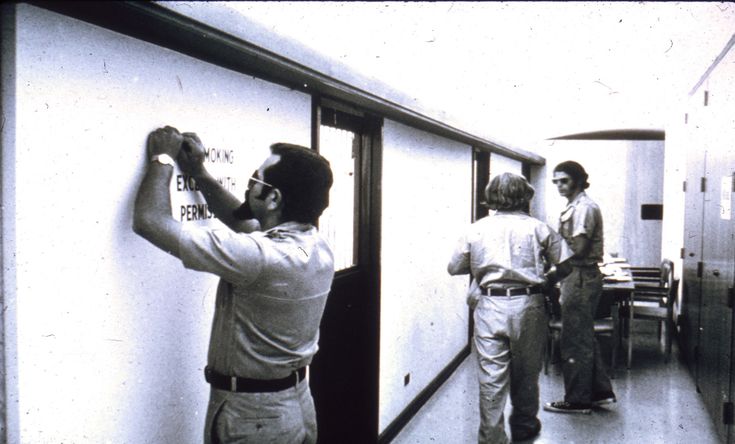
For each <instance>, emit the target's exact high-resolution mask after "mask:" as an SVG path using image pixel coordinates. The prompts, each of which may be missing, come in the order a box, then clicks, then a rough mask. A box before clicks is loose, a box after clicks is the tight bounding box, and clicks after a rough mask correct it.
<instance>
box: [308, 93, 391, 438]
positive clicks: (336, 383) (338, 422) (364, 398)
mask: <svg viewBox="0 0 735 444" xmlns="http://www.w3.org/2000/svg"><path fill="white" fill-rule="evenodd" d="M314 114H315V118H314V124H315V129H317V131H316V134H315V138H314V139H315V145H316V146H317V149H318V150H319V152H320V153H321V154H322V155H323V156H324V157H325V158H327V160H329V161H330V164H331V166H332V171H333V174H334V185H333V186H332V190H331V192H330V205H329V208H328V209H327V210H326V211H325V212H324V214H323V215H322V217H321V218H320V220H319V229H320V231H321V232H322V233H324V234H325V235H326V237H327V239H328V240H329V242H330V244H331V246H332V249H333V251H334V255H335V268H336V275H335V279H334V284H333V286H332V291H331V293H330V295H329V298H328V300H327V306H326V309H325V312H324V317H323V319H322V325H321V331H320V340H319V347H320V349H319V352H318V353H317V355H316V357H315V358H314V362H313V364H312V366H311V376H310V381H311V387H312V393H313V396H314V401H315V404H316V409H317V422H318V427H319V442H320V443H348V442H349V443H363V442H364V443H375V442H376V441H377V436H378V377H379V362H378V360H379V344H380V341H379V297H378V291H379V285H378V283H379V280H378V279H379V263H378V262H379V260H378V258H379V256H378V242H379V239H380V236H379V232H380V229H379V221H380V219H379V217H378V216H379V214H378V210H379V208H380V201H379V197H380V196H379V193H378V189H379V187H378V184H379V180H380V128H381V121H380V120H379V119H375V118H371V117H369V116H365V115H363V114H361V113H359V112H358V111H355V110H351V109H349V108H347V107H344V106H340V105H338V104H336V103H334V104H328V103H326V102H324V101H319V102H318V103H316V105H315V108H314Z"/></svg>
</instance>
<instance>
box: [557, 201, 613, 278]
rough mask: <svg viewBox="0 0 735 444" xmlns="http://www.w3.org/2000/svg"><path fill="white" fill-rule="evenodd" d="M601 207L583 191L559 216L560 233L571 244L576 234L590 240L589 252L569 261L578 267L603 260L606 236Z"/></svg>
mask: <svg viewBox="0 0 735 444" xmlns="http://www.w3.org/2000/svg"><path fill="white" fill-rule="evenodd" d="M602 228H603V227H602V212H601V211H600V207H599V206H597V204H596V203H595V202H594V201H593V200H592V199H590V198H589V196H587V194H586V193H585V192H584V191H583V192H581V193H579V194H578V195H577V197H575V198H574V200H573V201H571V202H569V204H567V206H566V208H565V209H564V211H562V212H561V216H560V217H559V234H561V235H562V237H563V238H564V239H565V240H566V241H567V242H568V243H570V244H571V242H572V239H573V238H574V237H576V236H584V237H586V238H587V239H588V240H589V248H588V250H587V254H586V255H585V256H584V257H581V258H573V259H571V260H570V261H569V263H570V264H571V265H573V266H576V267H580V266H582V267H584V266H590V265H596V264H597V263H598V262H602V253H603V249H604V238H603V230H602Z"/></svg>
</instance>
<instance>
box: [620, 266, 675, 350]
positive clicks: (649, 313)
mask: <svg viewBox="0 0 735 444" xmlns="http://www.w3.org/2000/svg"><path fill="white" fill-rule="evenodd" d="M651 270H652V269H650V268H644V267H631V273H632V275H633V283H634V284H635V291H634V292H633V304H632V308H631V309H632V310H633V316H632V318H633V319H634V320H635V319H643V320H650V321H655V322H658V323H659V325H658V337H659V341H660V340H661V339H663V340H664V350H665V353H666V356H665V359H666V362H669V359H670V357H671V343H672V338H673V336H674V332H675V323H674V300H675V299H676V294H677V290H678V286H679V280H678V279H674V263H673V262H672V261H671V260H669V259H664V260H663V261H661V266H660V267H659V268H658V270H657V271H658V275H657V276H655V277H654V276H651V274H652V271H651ZM653 270H656V269H653ZM628 330H629V331H628V334H629V335H630V334H632V330H633V326H632V325H630V326H628Z"/></svg>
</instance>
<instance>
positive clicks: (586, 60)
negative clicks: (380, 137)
mask: <svg viewBox="0 0 735 444" xmlns="http://www.w3.org/2000/svg"><path fill="white" fill-rule="evenodd" d="M228 6H230V7H232V8H234V9H236V10H237V11H238V12H239V13H241V14H243V15H245V16H246V17H247V18H248V19H250V20H252V21H255V22H258V23H259V24H261V25H263V26H264V27H265V28H267V29H269V30H270V31H273V32H275V33H277V34H279V35H281V36H283V37H286V38H289V39H293V40H296V41H298V42H299V43H300V44H301V45H304V46H306V47H308V48H310V49H312V50H314V51H317V52H319V53H321V54H323V55H324V56H325V57H328V58H330V59H334V60H337V61H339V62H341V63H342V64H344V65H347V66H348V67H350V68H352V69H354V70H355V71H357V72H359V73H360V74H362V75H364V76H367V77H373V78H375V79H378V80H379V81H380V82H382V83H384V84H387V85H389V86H391V87H393V88H395V89H397V90H399V91H401V92H403V93H404V94H406V95H407V96H408V97H413V98H417V99H418V101H420V102H421V103H422V104H423V105H424V108H426V109H433V110H440V112H441V114H442V118H443V119H444V120H448V122H447V123H450V124H453V125H454V126H458V127H459V128H460V129H463V130H466V131H468V132H471V133H473V134H475V135H478V136H481V137H486V138H490V139H492V140H497V141H501V142H504V143H507V144H509V145H511V146H523V145H526V144H533V143H535V142H536V141H538V140H542V139H547V138H552V137H558V136H563V135H567V134H574V133H580V132H593V131H602V130H609V129H621V128H632V129H642V130H662V129H664V126H665V123H666V121H667V119H669V118H670V113H671V110H672V109H676V106H675V105H676V103H677V101H678V100H681V99H683V98H686V96H687V94H688V93H689V92H690V91H691V90H692V88H693V87H694V86H695V84H696V83H697V82H698V81H699V79H700V78H701V76H702V75H703V74H704V72H705V71H706V69H707V68H708V67H709V66H710V65H711V64H712V62H713V61H714V60H715V58H716V57H717V56H718V55H719V54H720V52H721V51H722V50H723V49H724V48H725V47H726V45H727V44H728V42H729V41H730V39H731V38H732V37H733V35H735V3H715V2H703V3H692V2H682V3H676V2H388V3H377V2H232V3H228ZM432 117H436V115H435V116H432Z"/></svg>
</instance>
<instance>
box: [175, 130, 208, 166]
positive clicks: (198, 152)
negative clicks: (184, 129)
mask: <svg viewBox="0 0 735 444" xmlns="http://www.w3.org/2000/svg"><path fill="white" fill-rule="evenodd" d="M182 136H183V143H182V144H181V151H179V157H178V158H177V159H176V161H177V162H178V163H179V168H181V171H182V172H184V173H185V174H189V175H190V176H195V177H196V176H197V175H198V174H200V173H201V172H202V171H203V170H204V158H205V156H206V154H205V151H204V145H202V141H201V140H200V139H199V136H197V135H196V134H195V133H184V134H183V135H182Z"/></svg>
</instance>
